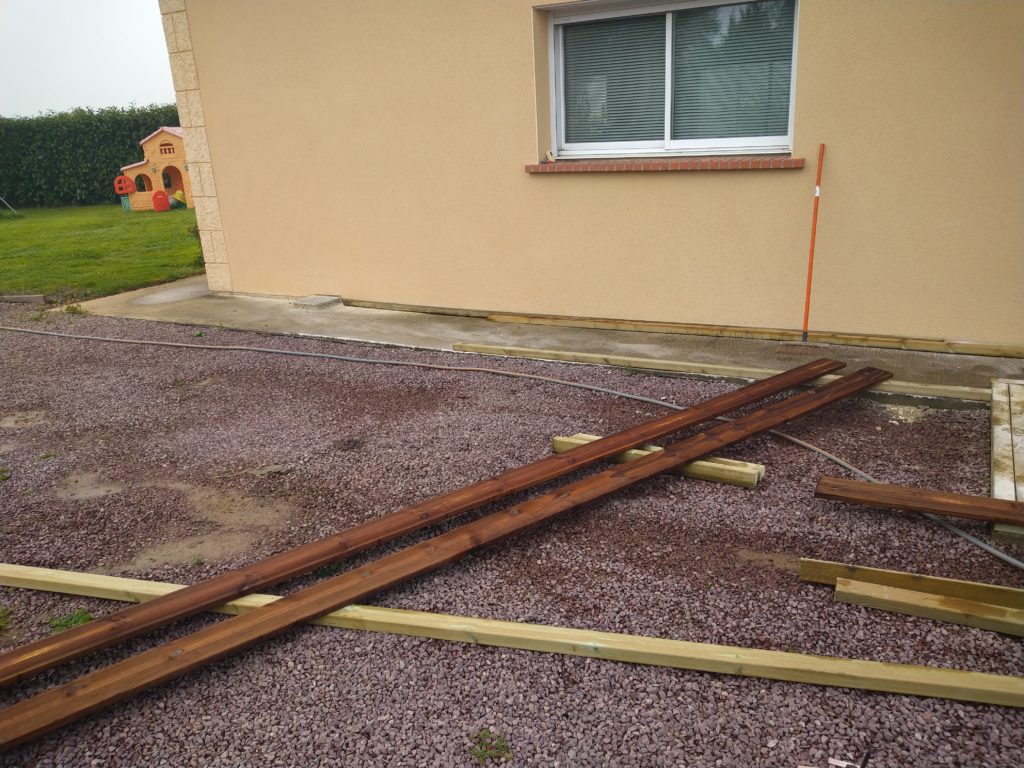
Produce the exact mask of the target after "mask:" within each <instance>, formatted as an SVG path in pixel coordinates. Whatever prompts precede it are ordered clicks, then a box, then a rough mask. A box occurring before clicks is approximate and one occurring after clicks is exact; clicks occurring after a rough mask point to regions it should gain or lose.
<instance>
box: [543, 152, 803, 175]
mask: <svg viewBox="0 0 1024 768" xmlns="http://www.w3.org/2000/svg"><path fill="white" fill-rule="evenodd" d="M803 167H804V158H802V157H781V156H779V155H744V156H742V157H740V156H736V155H723V156H720V157H676V158H671V159H669V158H639V159H636V160H557V161H556V162H554V163H535V164H533V165H527V166H526V172H527V173H611V172H617V171H630V172H635V171H643V172H651V171H766V170H775V169H783V168H803Z"/></svg>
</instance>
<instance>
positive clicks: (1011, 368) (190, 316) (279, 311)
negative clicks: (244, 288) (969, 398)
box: [82, 275, 1024, 387]
mask: <svg viewBox="0 0 1024 768" xmlns="http://www.w3.org/2000/svg"><path fill="white" fill-rule="evenodd" d="M82 306H83V307H84V308H85V309H87V310H88V311H89V312H92V313H94V314H97V315H104V316H108V317H130V318H135V319H140V320H159V321H162V322H170V323H185V324H190V325H215V326H224V327H226V328H234V329H240V330H248V331H263V332H267V333H285V334H296V335H301V336H316V337H323V338H333V339H344V340H349V341H365V342H371V343H375V344H392V345H398V346H404V347H416V348H422V349H440V350H451V349H452V344H455V343H457V342H476V343H479V344H496V345H503V346H516V347H534V348H543V349H558V350H565V351H572V352H589V353H595V354H603V355H623V356H628V357H647V358H656V359H662V360H681V361H688V362H697V363H710V364H717V365H734V366H736V365H739V366H749V367H756V368H769V369H779V368H789V367H792V366H794V365H799V364H800V363H802V362H804V361H806V360H807V359H808V358H809V357H812V356H825V355H829V356H833V357H837V358H839V359H841V360H845V361H846V362H847V363H848V365H849V366H850V367H851V368H853V367H857V366H861V365H874V366H878V367H880V368H885V369H886V370H889V371H892V372H893V375H894V378H896V379H898V380H902V381H912V382H918V383H923V384H946V385H954V386H967V387H988V386H990V382H991V379H993V378H1022V377H1024V360H1020V359H1014V358H1001V357H981V356H976V355H953V354H944V353H937V352H910V351H905V350H893V349H880V348H875V347H853V346H845V345H830V344H800V343H793V342H780V341H765V340H761V339H735V338H723V337H717V336H687V335H682V334H678V335H677V334H665V333H644V332H635V331H608V330H600V329H592V328H561V327H552V326H542V325H526V324H523V325H518V324H511V323H495V322H491V321H489V320H486V319H484V318H479V317H460V316H454V315H434V314H425V313H422V312H400V311H395V310H385V309H366V308H362V307H349V306H346V305H344V304H343V303H336V304H333V305H331V306H326V307H319V308H310V307H304V306H300V305H297V304H295V299H291V298H271V297H259V296H225V295H218V294H212V293H210V291H209V290H208V289H207V286H206V277H205V276H204V275H199V276H197V277H190V278H186V279H184V280H179V281H177V282H174V283H168V284H165V285H158V286H153V287H151V288H143V289H140V290H137V291H131V292H128V293H122V294H118V295H116V296H107V297H104V298H101V299H94V300H92V301H87V302H84V303H83V304H82Z"/></svg>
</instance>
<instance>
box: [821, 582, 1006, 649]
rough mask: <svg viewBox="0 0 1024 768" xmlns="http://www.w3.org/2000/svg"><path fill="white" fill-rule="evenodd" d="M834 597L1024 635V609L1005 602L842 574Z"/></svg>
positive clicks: (856, 603)
mask: <svg viewBox="0 0 1024 768" xmlns="http://www.w3.org/2000/svg"><path fill="white" fill-rule="evenodd" d="M835 600H836V602H837V603H851V604H853V605H864V606H867V607H868V608H878V609H880V610H883V611H892V612H894V613H903V614H907V615H908V616H921V617H923V618H926V619H935V620H936V621H945V622H948V623H950V624H963V625H965V626H968V627H978V628H979V629H989V630H992V631H993V632H1002V633H1004V634H1007V635H1017V636H1018V637H1024V610H1021V609H1019V608H1007V607H1006V606H1005V605H993V604H992V603H979V602H977V601H976V600H965V599H963V598H960V597H948V596H946V595H933V594H930V593H928V592H915V591H913V590H910V589H900V588H899V587H887V586H885V585H884V584H869V583H867V582H863V581H851V580H850V579H844V578H842V577H840V578H838V579H836V592H835Z"/></svg>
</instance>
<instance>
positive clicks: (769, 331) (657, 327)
mask: <svg viewBox="0 0 1024 768" xmlns="http://www.w3.org/2000/svg"><path fill="white" fill-rule="evenodd" d="M477 315H478V316H484V317H486V318H487V319H488V320H490V321H491V322H495V323H519V324H531V325H555V326H562V327H569V328H600V329H604V330H610V331H642V332H644V333H671V334H680V335H685V336H726V337H732V338H740V339H770V340H779V341H810V342H812V343H818V344H845V345H849V346H859V347H880V348H882V349H907V350H914V351H916V352H951V353H954V354H960V355H988V356H990V357H1024V347H1021V346H1009V345H997V344H979V343H977V342H971V341H949V340H947V339H915V338H909V337H902V336H882V335H876V334H861V333H834V332H830V331H809V332H808V333H807V335H806V337H805V336H804V334H803V333H802V332H801V331H794V330H789V329H785V328H756V327H753V328H752V327H749V326H736V325H705V324H697V323H672V322H659V321H656V320H612V319H608V318H596V317H565V316H562V315H523V314H512V313H508V312H490V313H488V312H478V313H477Z"/></svg>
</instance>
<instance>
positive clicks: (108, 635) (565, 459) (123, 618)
mask: <svg viewBox="0 0 1024 768" xmlns="http://www.w3.org/2000/svg"><path fill="white" fill-rule="evenodd" d="M842 367H843V363H840V362H838V361H835V360H827V359H821V360H815V361H813V362H811V363H808V364H807V365H802V366H800V367H799V368H794V369H792V370H790V371H787V372H786V373H784V374H780V375H779V376H776V377H773V378H771V379H767V380H765V381H762V382H758V383H756V384H753V385H750V386H747V387H742V388H740V389H737V390H734V391H732V392H728V393H726V394H725V395H721V396H719V397H714V398H711V399H710V400H706V401H704V402H702V403H699V404H697V405H695V406H693V407H692V408H687V409H686V410H684V411H676V412H674V413H671V414H668V415H667V416H662V417H661V418H658V419H654V420H653V421H649V422H645V423H643V424H640V425H637V426H635V427H632V428H630V429H627V430H624V431H622V432H619V433H617V434H615V435H611V436H610V437H606V438H604V439H603V440H598V441H596V442H593V443H590V444H589V445H584V446H580V447H579V448H577V449H576V450H573V451H570V452H569V453H565V454H562V455H557V456H547V457H545V458H543V459H540V460H538V461H535V462H533V463H531V464H527V465H526V466H523V467H518V468H516V469H512V470H509V471H507V472H503V473H501V474H500V475H497V476H495V477H491V478H488V479H486V480H483V481H481V482H478V483H474V484H473V485H469V486H466V487H464V488H460V489H458V490H456V491H453V492H451V493H446V494H443V495H441V496H436V497H434V498H432V499H428V500H427V501H423V502H420V503H418V504H414V505H412V506H411V507H406V508H405V509H401V510H399V511H397V512H393V513H391V514H388V515H384V516H383V517H379V518H376V519H374V520H370V521H369V522H367V523H364V524H362V525H358V526H355V527H354V528H349V529H348V530H344V531H341V532H340V533H336V534H333V535H331V536H328V537H326V538H323V539H319V540H317V541H313V542H311V543H309V544H304V545H302V546H300V547H297V548H295V549H291V550H288V551H286V552H282V553H280V554H277V555H273V556H271V557H269V558H266V559H265V560H261V561H259V562H257V563H254V564H252V565H249V566H246V567H245V568H240V569H238V570H235V571H229V572H228V573H224V574H221V575H219V576H215V577H214V578H212V579H208V580H207V581H204V582H201V583H199V584H196V585H193V586H191V587H189V588H188V589H185V590H181V591H180V592H175V593H172V594H170V595H167V596H166V597H164V598H161V599H160V600H154V601H153V602H151V603H145V604H142V605H137V606H133V607H131V608H127V609H125V610H123V611H121V612H119V613H116V614H113V615H111V616H105V617H103V618H100V619H97V620H96V621H92V622H89V623H88V624H83V625H81V626H78V627H74V628H72V629H69V630H67V631H65V632H62V633H60V634H59V635H54V636H52V637H46V638H42V639H40V640H37V641H35V642H32V643H28V644H27V645H24V646H22V647H20V648H15V649H13V650H11V651H8V652H7V653H5V654H4V655H2V656H0V685H10V684H11V683H14V682H16V681H17V680H20V679H22V678H25V677H28V676H30V675H33V674H36V673H38V672H41V671H43V670H45V669H49V668H50V667H53V666H56V665H58V664H62V663H64V662H67V661H70V660H71V659H74V658H77V657H79V656H82V655H84V654H86V653H91V652H93V651H97V650H100V649H102V648H107V647H109V646H111V645H114V644H116V643H119V642H121V641H123V640H126V639H128V638H130V637H135V636H137V635H141V634H144V633H146V632H150V631H152V630H154V629H157V628H158V627H161V626H164V625H165V624H169V623H171V622H174V621H178V620H180V619H183V618H185V617H187V616H192V615H194V614H197V613H200V612H202V611H203V610H205V609H207V608H211V607H213V606H216V605H221V604H222V603H226V602H228V601H229V600H233V599H235V598H236V597H240V596H242V595H245V594H248V593H250V592H256V591H258V590H260V589H266V588H267V587H271V586H273V585H274V584H277V583H280V582H282V581H286V580H288V579H291V578H294V577H296V576H300V575H302V574H303V573H306V572H308V571H311V570H313V569H315V568H319V567H320V566H323V565H326V564H328V563H332V562H336V561H338V560H341V559H344V558H347V557H351V556H352V555H354V554H356V553H358V552H362V551H363V550H365V549H368V548H369V547H372V546H374V545H376V544H380V543H382V542H386V541H391V540H392V539H396V538H398V537H400V536H404V535H405V534H408V533H412V532H413V531H418V530H420V529H421V528H425V527H427V526H428V525H432V524H434V523H438V522H441V521H443V520H447V519H449V518H452V517H455V516H456V515H459V514H462V513H463V512H467V511H469V510H471V509H475V508H476V507H479V506H482V505H484V504H488V503H490V502H493V501H497V500H498V499H501V498H504V497H505V496H508V495H509V494H512V493H517V492H519V491H523V490H526V489H528V488H531V487H533V486H535V485H539V484H541V483H545V482H547V481H549V480H552V479H554V478H557V477H561V476H563V475H565V474H568V473H569V472H574V471H575V470H577V469H580V468H581V467H585V466H587V465H589V464H593V463H595V462H598V461H601V460H602V459H607V458H610V457H612V456H615V455H616V454H618V453H621V452H622V451H625V450H629V449H630V448H634V447H635V446H637V445H643V444H644V443H648V442H650V441H651V440H656V439H658V438H660V437H665V436H666V435H670V434H672V433H673V432H678V431H679V430H681V429H686V428H687V427H692V426H695V425H697V424H701V423H703V422H705V421H708V420H709V419H712V418H714V417H715V416H720V415H722V414H723V413H728V412H729V411H732V410H735V409H736V408H740V407H743V406H745V405H749V404H751V403H754V402H756V401H758V400H760V399H762V398H764V397H768V396H771V395H773V394H777V393H779V392H782V391H784V390H786V389H789V388H791V387H793V386H796V385H798V384H801V383H803V382H805V381H808V380H810V379H813V378H815V377H816V376H820V375H821V374H822V373H825V372H828V371H834V370H838V369H839V368H842Z"/></svg>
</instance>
